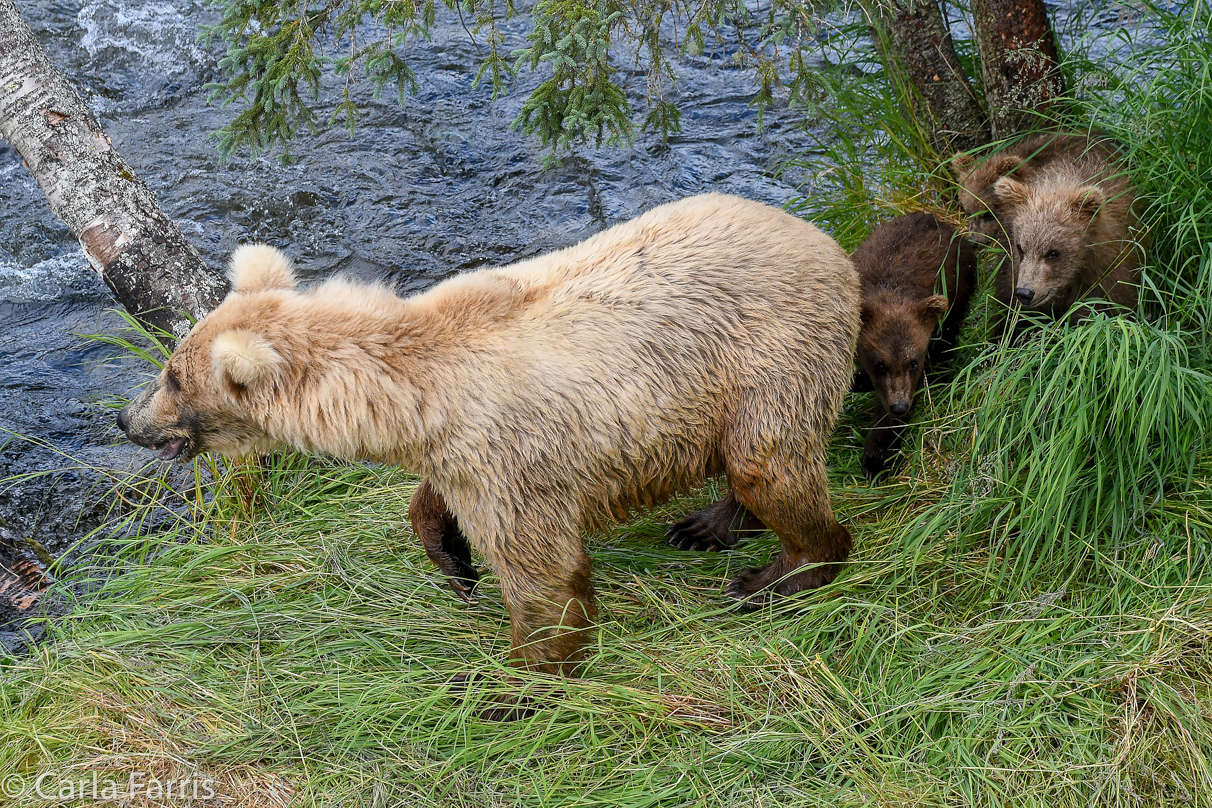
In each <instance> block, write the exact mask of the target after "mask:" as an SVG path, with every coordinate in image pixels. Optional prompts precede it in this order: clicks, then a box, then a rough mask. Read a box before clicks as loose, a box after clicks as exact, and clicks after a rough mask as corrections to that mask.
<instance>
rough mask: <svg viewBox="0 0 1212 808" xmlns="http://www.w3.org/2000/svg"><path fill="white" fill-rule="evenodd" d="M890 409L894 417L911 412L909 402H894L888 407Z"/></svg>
mask: <svg viewBox="0 0 1212 808" xmlns="http://www.w3.org/2000/svg"><path fill="white" fill-rule="evenodd" d="M888 409H889V410H891V411H892V414H893V415H904V414H905V413H907V412H909V402H908V401H893V402H891V403H890V404H889V405H888Z"/></svg>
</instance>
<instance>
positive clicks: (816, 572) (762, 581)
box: [727, 452, 851, 608]
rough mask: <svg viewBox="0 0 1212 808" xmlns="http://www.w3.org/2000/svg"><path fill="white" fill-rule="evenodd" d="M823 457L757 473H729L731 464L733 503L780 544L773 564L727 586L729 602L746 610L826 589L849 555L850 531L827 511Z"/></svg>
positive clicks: (749, 571) (789, 462) (771, 466)
mask: <svg viewBox="0 0 1212 808" xmlns="http://www.w3.org/2000/svg"><path fill="white" fill-rule="evenodd" d="M822 455H823V452H818V453H815V456H812V457H810V458H809V457H802V458H795V459H793V458H787V457H784V458H782V460H784V461H787V462H777V463H772V464H768V465H767V466H766V467H765V468H762V469H757V470H746V469H743V468H741V469H736V470H735V471H734V467H733V464H731V463H730V469H729V482H730V483H731V484H732V490H733V492H734V493H735V494H736V497H737V499H738V501H740V502H741V504H743V505H744V506H745V507H747V508H748V509H749V510H750V511H752V512H753V513H754V514H755V515H756V516H757V517H758V518H759V519H761V520H762V522H764V523H765V524H766V526H767V527H769V528H770V529H771V530H773V531H774V532H775V534H776V535H777V536H778V537H779V540H780V542H781V543H782V546H781V547H780V549H779V554H778V556H777V557H776V558H775V559H774V560H773V561H771V562H770V563H769V564H766V565H765V566H763V567H755V568H752V569H747V570H745V571H744V572H742V573H741V574H740V575H738V576H737V577H736V578H735V579H733V581H732V583H730V584H729V585H728V589H727V594H728V596H729V597H732V598H735V599H736V600H739V601H741V602H742V603H743V604H744V605H745V606H746V607H748V608H758V607H760V606H762V605H765V604H766V603H769V602H771V600H772V599H773V598H774V597H775V596H780V595H781V596H789V595H794V594H795V593H797V592H802V591H804V590H806V589H815V588H817V587H819V586H823V585H824V584H827V583H829V582H830V581H832V580H833V579H834V577H836V576H837V574H838V573H839V572H840V571H841V569H842V567H843V566H844V564H843V562H844V561H845V560H846V557H847V556H848V555H849V554H850V544H851V539H850V531H848V530H846V528H844V527H842V526H841V525H840V524H838V522H837V520H836V519H834V517H833V510H832V508H831V507H830V505H829V489H828V486H827V484H826V477H825V463H824V458H823V456H822ZM797 460H798V462H796V461H797ZM754 471H756V472H757V473H754Z"/></svg>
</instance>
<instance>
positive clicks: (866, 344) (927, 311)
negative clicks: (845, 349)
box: [858, 295, 947, 417]
mask: <svg viewBox="0 0 1212 808" xmlns="http://www.w3.org/2000/svg"><path fill="white" fill-rule="evenodd" d="M946 311H947V298H946V297H944V296H943V295H934V296H933V297H928V298H926V299H925V300H918V301H915V300H905V299H897V298H892V297H891V296H881V297H878V298H875V299H873V300H870V301H864V303H863V311H862V329H861V330H860V332H859V342H858V364H859V367H861V368H862V369H863V371H864V372H865V373H866V374H867V376H868V377H870V379H871V384H872V386H873V387H874V388H875V394H876V396H877V397H878V398H879V400H880V404H881V405H882V406H883V407H884V409H885V410H887V411H888V412H890V413H892V414H893V415H895V416H897V417H903V416H905V415H908V414H909V411H910V410H911V409H912V408H913V398H914V396H915V395H916V394H917V391H918V390H919V389H920V388H921V386H922V381H923V379H924V378H925V372H926V355H927V353H928V352H929V350H930V337H931V335H932V334H933V333H934V329H935V328H936V327H937V326H938V322H939V320H940V318H942V316H943V315H944V314H945V313H946Z"/></svg>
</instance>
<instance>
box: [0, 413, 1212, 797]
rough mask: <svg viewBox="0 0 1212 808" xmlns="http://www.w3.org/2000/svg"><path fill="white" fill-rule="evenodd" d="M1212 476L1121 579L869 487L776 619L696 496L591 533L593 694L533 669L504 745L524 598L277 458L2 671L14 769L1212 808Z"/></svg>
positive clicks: (138, 551)
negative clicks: (822, 585)
mask: <svg viewBox="0 0 1212 808" xmlns="http://www.w3.org/2000/svg"><path fill="white" fill-rule="evenodd" d="M842 437H843V442H847V443H854V442H855V441H857V437H855V436H854V435H852V434H851V431H850V430H849V429H847V430H844V435H843V436H842ZM848 467H852V464H848ZM848 470H852V468H848ZM1209 472H1212V468H1209V467H1207V466H1206V465H1205V466H1201V468H1200V469H1199V470H1198V478H1199V480H1200V483H1199V485H1198V486H1197V487H1196V488H1193V489H1192V490H1189V491H1187V492H1185V493H1184V494H1183V495H1182V496H1180V497H1177V498H1175V499H1174V500H1173V501H1170V502H1168V503H1167V505H1168V507H1169V508H1172V509H1174V510H1175V511H1181V512H1182V513H1183V514H1184V518H1183V519H1182V520H1179V521H1178V522H1177V523H1176V529H1174V530H1171V531H1169V532H1166V533H1158V534H1156V535H1151V536H1149V537H1148V538H1147V539H1142V540H1141V541H1138V542H1136V543H1134V544H1132V545H1130V546H1126V547H1123V548H1120V552H1119V554H1118V556H1117V557H1116V558H1115V559H1114V562H1113V563H1108V565H1106V567H1105V568H1104V570H1103V571H1102V572H1101V573H1100V574H1099V575H1082V574H1080V573H1078V574H1074V572H1073V570H1071V569H1067V568H1064V567H1062V566H1059V565H1055V564H1051V563H1048V562H1047V561H1046V560H1045V561H1042V562H1040V563H1039V564H1037V565H1036V569H1035V571H1034V575H1033V577H1032V579H1031V580H1030V581H1029V582H1026V583H1023V584H1020V585H1016V586H1012V587H1011V586H1007V585H1006V583H1005V581H1004V580H1003V577H1002V576H1001V575H1000V574H999V569H1000V566H1001V565H1000V564H999V563H997V561H998V559H996V558H993V557H991V556H990V548H989V546H988V545H985V546H981V545H979V544H976V545H973V546H972V547H970V548H967V549H966V550H965V551H963V552H954V551H951V550H949V549H948V548H947V547H946V546H945V545H943V544H942V543H939V544H937V545H935V546H933V547H931V548H928V549H925V550H924V551H923V552H922V553H921V555H920V556H918V557H916V558H913V559H912V561H911V562H910V561H909V560H907V558H906V554H905V551H904V548H903V542H902V539H903V537H904V536H906V535H908V534H910V533H911V532H912V531H913V529H914V522H915V520H916V518H917V515H918V514H919V513H920V512H921V510H922V508H921V505H922V503H923V502H927V501H929V500H931V499H933V498H937V497H938V496H939V495H940V494H941V493H942V490H943V487H942V486H940V484H939V483H938V482H936V481H933V480H932V479H931V477H930V476H929V475H926V476H925V477H924V478H922V477H918V478H917V479H916V480H915V481H909V480H907V479H906V480H902V481H900V482H899V483H898V484H897V485H894V486H890V487H888V488H885V489H869V488H866V487H864V486H861V485H858V483H857V481H856V480H855V479H854V478H853V476H850V475H849V474H848V472H847V471H843V472H841V473H840V474H839V475H838V477H837V479H835V491H836V492H837V495H836V501H837V505H838V507H839V510H840V511H841V513H842V515H843V517H844V518H845V519H846V520H847V521H848V522H849V524H850V525H851V526H852V529H853V530H854V532H855V536H856V539H857V542H856V548H857V550H856V554H855V557H854V560H853V563H852V565H851V567H850V569H849V570H848V572H847V573H846V574H845V575H844V576H842V578H841V579H840V580H839V581H838V582H837V583H835V584H833V585H831V586H829V587H827V588H826V589H825V590H823V591H821V592H819V593H816V594H814V595H812V596H811V597H808V598H805V599H803V600H802V601H800V602H797V603H794V604H789V605H787V606H784V607H782V608H780V609H778V610H777V611H767V612H763V613H758V614H752V615H750V614H741V613H736V612H734V611H731V610H729V609H728V608H727V607H726V601H725V599H724V598H723V596H722V593H721V590H722V587H723V585H724V583H725V582H726V581H727V580H728V579H729V577H730V576H731V575H733V574H734V573H735V572H736V571H737V570H738V569H739V568H740V567H742V566H744V565H749V564H753V563H756V562H759V561H761V560H763V559H764V557H765V556H767V555H768V554H769V552H770V551H771V549H772V541H771V540H769V539H758V540H754V541H751V542H749V543H747V544H746V545H743V546H742V548H740V549H739V550H738V551H736V552H734V553H730V554H723V555H706V554H683V553H680V552H677V551H674V550H672V549H668V548H666V547H665V546H664V545H663V542H662V541H661V539H660V529H661V525H662V524H664V522H665V521H666V520H668V519H670V518H672V517H673V516H675V515H676V514H678V513H680V512H682V511H683V510H684V509H685V508H687V507H690V506H692V505H693V504H696V503H693V502H681V503H677V504H674V505H672V506H669V507H667V508H665V509H662V510H660V511H657V512H654V513H651V514H649V515H648V517H647V518H645V519H643V520H641V521H638V522H636V523H634V524H632V525H628V526H625V527H621V528H619V529H617V530H616V531H614V533H613V534H611V535H609V536H602V537H595V538H593V539H592V541H591V548H592V552H593V555H594V559H595V583H596V584H597V586H598V591H599V596H600V600H601V606H602V617H601V624H600V627H599V630H598V632H597V634H596V635H595V637H594V639H593V650H592V655H591V659H590V662H589V664H588V666H587V670H586V672H585V676H584V678H582V679H579V680H570V681H567V682H562V683H556V682H554V681H553V680H551V679H549V678H545V677H542V676H537V675H530V676H523V677H521V678H522V682H523V684H524V686H525V687H527V688H529V689H531V690H532V691H535V692H537V693H542V694H545V695H542V696H541V697H542V698H543V699H544V706H543V708H542V709H540V710H539V711H538V713H537V715H536V716H535V717H533V718H530V719H527V720H524V721H522V722H519V723H516V724H504V725H502V724H493V723H489V722H484V721H482V720H480V719H478V718H477V717H476V716H475V703H474V700H473V701H472V703H470V704H469V703H466V702H464V701H462V700H460V699H458V698H456V697H455V696H452V695H450V694H449V693H447V692H446V691H445V684H446V682H447V680H448V679H449V678H450V677H451V676H452V675H454V674H456V673H460V672H465V671H479V672H483V673H488V674H490V675H493V674H494V673H497V672H500V660H501V659H503V658H504V656H505V653H506V650H507V643H508V626H507V619H506V615H505V612H504V610H503V608H502V606H501V604H500V596H499V591H498V589H497V587H496V586H495V582H494V581H492V580H491V579H489V580H487V581H486V582H485V584H483V590H482V596H481V601H480V604H479V605H478V606H475V607H469V606H466V605H464V604H462V603H460V602H459V601H457V600H456V599H455V598H454V596H453V595H452V594H450V593H449V591H448V590H447V589H446V587H445V584H444V582H443V581H442V579H441V578H440V576H439V575H438V574H437V573H436V571H435V570H434V569H433V568H432V567H431V565H430V564H429V563H428V562H427V560H426V559H425V557H424V554H423V553H422V552H421V551H420V549H419V547H418V546H417V544H416V542H415V541H414V540H413V537H412V536H411V535H409V533H408V531H407V530H406V529H405V528H404V527H403V526H402V525H401V518H402V513H403V506H404V504H405V502H406V501H407V498H408V496H409V493H410V492H411V490H412V487H413V485H414V481H413V480H412V479H411V478H410V477H409V476H408V475H407V474H405V473H403V472H400V471H397V470H392V469H384V468H367V467H360V466H341V465H330V464H323V463H319V462H315V461H311V462H304V461H302V460H301V459H300V458H298V457H296V456H288V457H282V458H277V459H276V460H275V461H274V462H273V463H272V464H271V467H270V468H269V469H268V470H267V471H265V472H264V473H263V475H262V474H259V473H255V472H253V471H251V470H249V469H243V470H239V471H233V472H230V473H228V474H225V475H223V476H222V479H221V482H220V483H219V484H218V491H217V494H216V498H215V499H214V500H213V501H212V502H211V503H210V504H208V505H205V506H199V508H198V511H197V517H198V518H197V519H195V520H192V521H182V522H181V523H179V525H178V527H177V529H175V530H174V531H172V532H170V533H169V534H168V535H159V536H155V537H150V538H131V539H126V540H122V541H117V540H115V542H114V544H113V549H114V550H115V551H116V552H118V554H119V556H120V558H121V559H123V560H124V564H125V565H126V566H127V568H128V570H127V572H126V573H125V574H121V575H118V576H116V577H110V578H109V579H108V580H107V581H106V582H105V583H104V585H103V586H102V588H101V590H100V592H99V593H97V594H96V595H94V596H91V597H90V598H88V599H87V600H85V601H84V602H81V603H80V604H78V605H77V608H76V609H75V610H74V611H73V613H72V615H71V617H70V618H69V619H67V620H66V621H62V622H60V623H59V624H58V625H57V626H56V628H55V633H56V639H55V641H54V642H53V643H51V644H49V645H47V646H45V647H43V648H42V649H40V650H39V651H38V652H37V653H36V654H35V655H34V656H32V657H28V658H24V659H16V660H10V661H8V662H7V663H6V664H5V667H4V681H5V684H4V687H3V688H0V771H13V770H15V771H19V772H23V773H25V774H26V776H27V779H30V780H32V779H33V778H34V777H35V776H36V775H37V774H40V773H43V772H48V771H49V772H62V771H64V770H65V769H68V768H70V769H72V770H75V771H89V770H92V769H94V768H96V769H98V770H99V771H101V772H102V773H103V774H104V773H108V774H110V775H115V776H116V775H121V776H123V777H125V773H126V772H129V771H132V770H136V769H138V770H148V771H153V772H161V774H160V776H161V777H164V778H168V777H172V776H177V777H180V776H182V775H183V774H184V773H188V772H193V773H195V776H209V777H214V778H215V779H216V782H221V783H223V784H224V786H223V788H224V789H225V791H224V793H226V794H228V795H229V796H232V797H233V798H236V797H242V796H243V797H245V798H246V799H249V800H251V801H249V802H247V803H245V804H249V805H254V804H272V803H258V802H257V801H256V800H255V799H254V798H252V797H249V796H248V795H249V794H250V793H254V792H253V789H255V788H266V787H267V785H266V784H276V786H277V787H278V788H281V789H284V790H289V791H290V792H291V793H293V794H294V797H295V799H296V800H297V802H296V803H295V804H299V805H312V804H316V805H371V804H384V805H388V804H429V803H428V802H427V800H428V798H429V797H431V796H432V797H433V798H434V799H435V800H436V801H437V802H438V803H439V804H451V805H498V804H506V805H513V804H521V805H603V806H606V805H610V806H614V805H725V804H727V805H733V804H741V805H818V804H821V805H823V804H842V805H904V804H918V805H959V804H965V805H966V804H981V805H1006V806H1028V805H1039V806H1063V805H1074V806H1076V805H1089V804H1102V805H1118V804H1124V805H1136V804H1141V802H1140V800H1144V801H1145V802H1144V804H1165V803H1168V802H1171V801H1175V802H1176V803H1177V802H1178V801H1182V799H1181V798H1183V797H1184V795H1187V796H1189V797H1190V798H1191V799H1192V800H1194V801H1196V802H1197V803H1199V804H1204V803H1208V802H1210V801H1212V800H1210V799H1209V796H1210V795H1212V790H1210V789H1212V769H1210V768H1209V753H1210V752H1212V749H1210V745H1212V744H1210V739H1209V732H1208V723H1207V722H1208V715H1207V711H1208V708H1209V705H1210V704H1212V702H1209V698H1210V697H1212V692H1210V690H1209V688H1210V687H1212V659H1210V658H1209V652H1208V650H1207V648H1206V647H1205V645H1206V643H1205V640H1206V637H1207V635H1208V632H1209V630H1210V629H1212V581H1209V580H1206V579H1203V578H1201V573H1202V567H1203V565H1204V561H1205V558H1204V556H1205V555H1206V547H1205V546H1204V542H1202V541H1200V540H1197V539H1196V538H1195V536H1196V534H1197V533H1198V532H1203V531H1206V530H1207V529H1208V527H1209V525H1210V524H1212V506H1210V503H1209V498H1208V497H1207V479H1208V477H1207V475H1208V474H1209ZM1182 526H1185V530H1184V529H1182ZM496 686H497V687H503V686H507V685H501V684H498V685H496ZM509 687H512V686H509ZM492 688H493V685H491V683H489V684H486V685H485V690H486V691H490V690H491V689H492ZM225 778H226V779H225ZM376 799H377V800H379V802H378V803H376V802H375V800H376ZM1092 801H1093V802H1092ZM20 804H22V805H39V804H43V803H40V802H38V801H37V800H27V801H26V802H24V803H20ZM45 804H52V803H49V802H48V803H45ZM69 804H75V803H70V802H69ZM81 804H87V803H86V802H85V803H81Z"/></svg>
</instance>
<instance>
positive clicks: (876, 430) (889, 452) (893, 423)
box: [862, 407, 906, 482]
mask: <svg viewBox="0 0 1212 808" xmlns="http://www.w3.org/2000/svg"><path fill="white" fill-rule="evenodd" d="M905 428H906V427H905V422H904V421H902V420H901V419H899V418H897V417H896V416H894V415H892V414H891V413H889V412H888V411H887V410H885V409H884V408H883V407H880V410H879V413H878V414H877V415H876V416H875V421H874V422H873V423H872V424H871V429H870V431H868V432H867V444H866V446H865V447H864V448H863V462H862V468H863V476H864V477H866V478H867V479H868V480H869V481H870V482H875V481H876V480H878V479H879V478H880V477H882V476H883V475H884V473H885V472H886V471H887V470H888V466H889V465H890V462H891V460H892V458H893V457H895V456H896V453H897V452H898V451H900V448H901V440H902V439H903V438H904V436H905Z"/></svg>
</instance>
